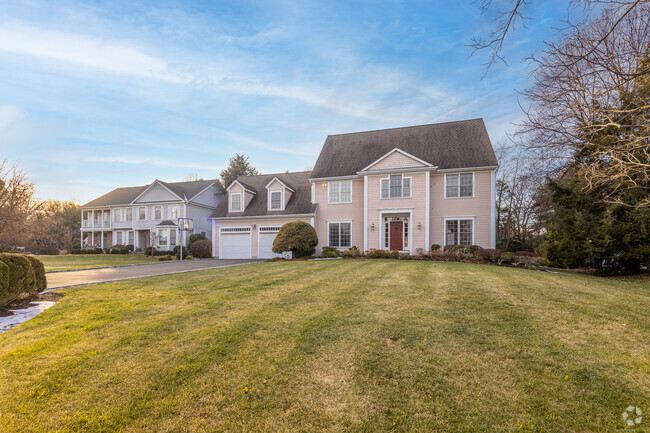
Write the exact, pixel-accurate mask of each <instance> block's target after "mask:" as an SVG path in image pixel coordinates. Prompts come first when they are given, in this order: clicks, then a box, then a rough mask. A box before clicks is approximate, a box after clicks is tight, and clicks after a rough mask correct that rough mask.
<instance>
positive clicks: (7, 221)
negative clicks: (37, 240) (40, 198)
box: [0, 160, 38, 250]
mask: <svg viewBox="0 0 650 433" xmlns="http://www.w3.org/2000/svg"><path fill="white" fill-rule="evenodd" d="M35 194H36V190H35V187H34V184H33V183H32V182H30V181H29V179H28V178H27V174H26V173H25V172H24V171H22V170H21V169H19V168H18V167H17V166H16V165H13V164H10V163H9V162H8V161H7V160H4V161H2V163H0V250H4V249H10V248H12V247H16V246H24V245H25V243H24V241H25V239H26V235H27V229H28V227H29V218H30V216H31V214H32V212H34V210H36V209H37V208H38V202H37V201H36V196H35Z"/></svg>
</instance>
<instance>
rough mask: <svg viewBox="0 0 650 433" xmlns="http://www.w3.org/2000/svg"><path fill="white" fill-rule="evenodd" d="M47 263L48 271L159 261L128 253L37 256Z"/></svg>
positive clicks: (46, 268)
mask: <svg viewBox="0 0 650 433" xmlns="http://www.w3.org/2000/svg"><path fill="white" fill-rule="evenodd" d="M36 257H38V258H39V259H40V260H41V261H42V262H43V264H44V265H45V270H46V271H61V270H65V269H81V268H101V267H103V266H116V265H132V264H134V263H153V262H157V260H156V259H152V258H151V257H150V256H143V255H126V254H63V255H60V256H36Z"/></svg>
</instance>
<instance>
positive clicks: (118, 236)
mask: <svg viewBox="0 0 650 433" xmlns="http://www.w3.org/2000/svg"><path fill="white" fill-rule="evenodd" d="M115 245H122V232H115Z"/></svg>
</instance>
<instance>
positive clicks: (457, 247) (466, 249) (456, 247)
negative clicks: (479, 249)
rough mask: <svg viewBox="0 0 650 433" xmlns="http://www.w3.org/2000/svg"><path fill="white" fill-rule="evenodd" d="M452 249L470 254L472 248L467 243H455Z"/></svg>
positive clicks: (455, 251)
mask: <svg viewBox="0 0 650 433" xmlns="http://www.w3.org/2000/svg"><path fill="white" fill-rule="evenodd" d="M451 251H452V252H454V253H459V254H469V252H470V248H469V247H468V246H467V245H454V246H452V247H451Z"/></svg>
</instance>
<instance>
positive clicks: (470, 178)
mask: <svg viewBox="0 0 650 433" xmlns="http://www.w3.org/2000/svg"><path fill="white" fill-rule="evenodd" d="M473 183H474V175H473V174H472V173H465V174H461V175H460V196H461V197H471V196H472V193H473V190H474V188H473Z"/></svg>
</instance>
